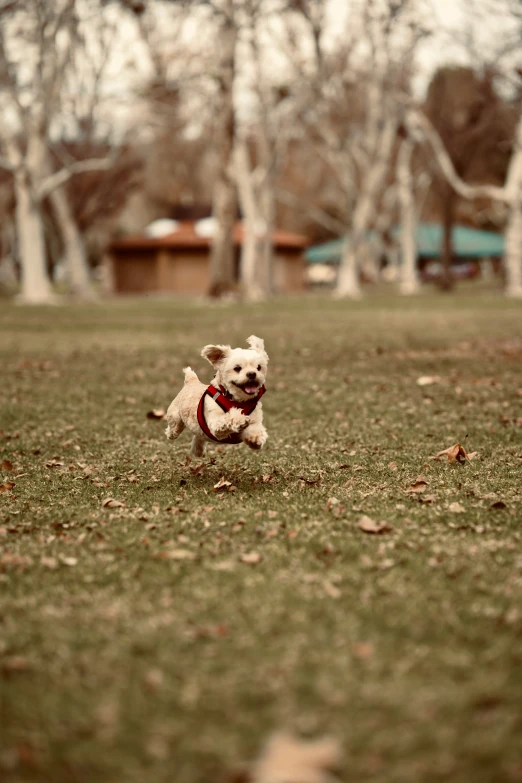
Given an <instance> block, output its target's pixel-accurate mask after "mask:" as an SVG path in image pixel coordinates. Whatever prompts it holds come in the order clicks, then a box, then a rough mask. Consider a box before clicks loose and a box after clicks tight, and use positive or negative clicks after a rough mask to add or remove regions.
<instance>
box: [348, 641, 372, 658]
mask: <svg viewBox="0 0 522 783" xmlns="http://www.w3.org/2000/svg"><path fill="white" fill-rule="evenodd" d="M374 652H375V648H374V646H373V644H372V643H371V642H354V644H353V645H352V653H353V655H354V656H355V658H359V660H361V661H365V660H368V658H371V657H372V656H373V654H374Z"/></svg>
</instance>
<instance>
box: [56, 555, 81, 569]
mask: <svg viewBox="0 0 522 783" xmlns="http://www.w3.org/2000/svg"><path fill="white" fill-rule="evenodd" d="M58 560H59V561H60V563H61V564H62V565H64V566H68V567H69V568H72V567H73V566H75V565H77V563H78V558H76V557H66V556H65V555H58Z"/></svg>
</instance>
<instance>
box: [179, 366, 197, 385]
mask: <svg viewBox="0 0 522 783" xmlns="http://www.w3.org/2000/svg"><path fill="white" fill-rule="evenodd" d="M183 372H184V373H185V383H194V382H196V383H199V378H198V376H197V375H196V373H195V372H194V370H193V369H192V367H185V368H184V370H183Z"/></svg>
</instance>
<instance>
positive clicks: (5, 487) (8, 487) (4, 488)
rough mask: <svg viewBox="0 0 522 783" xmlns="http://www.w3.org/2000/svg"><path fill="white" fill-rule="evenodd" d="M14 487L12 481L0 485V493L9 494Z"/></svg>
mask: <svg viewBox="0 0 522 783" xmlns="http://www.w3.org/2000/svg"><path fill="white" fill-rule="evenodd" d="M15 486H16V484H15V483H14V481H6V482H5V484H0V492H11V490H12V489H14V488H15Z"/></svg>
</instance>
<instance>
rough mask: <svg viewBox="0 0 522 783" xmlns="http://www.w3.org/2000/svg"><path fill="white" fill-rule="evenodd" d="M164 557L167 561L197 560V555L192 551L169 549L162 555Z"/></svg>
mask: <svg viewBox="0 0 522 783" xmlns="http://www.w3.org/2000/svg"><path fill="white" fill-rule="evenodd" d="M162 557H164V558H166V559H167V560H195V559H196V555H195V554H194V552H191V551H190V549H169V550H168V551H167V552H164V553H162Z"/></svg>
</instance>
